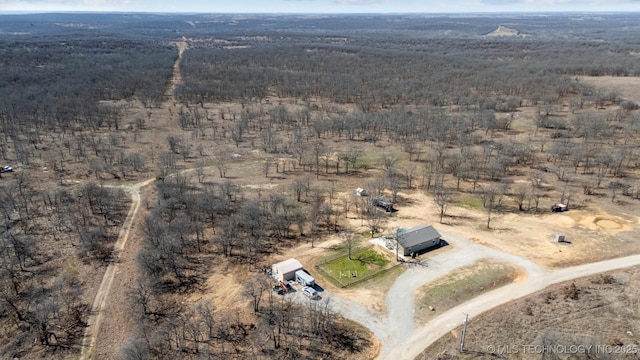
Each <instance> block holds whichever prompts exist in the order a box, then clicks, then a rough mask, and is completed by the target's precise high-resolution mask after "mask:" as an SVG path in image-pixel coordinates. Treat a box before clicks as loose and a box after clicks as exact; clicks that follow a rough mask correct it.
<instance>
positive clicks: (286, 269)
mask: <svg viewBox="0 0 640 360" xmlns="http://www.w3.org/2000/svg"><path fill="white" fill-rule="evenodd" d="M302 269H303V266H302V264H301V263H300V261H298V260H296V259H294V258H291V259H287V260H285V261H281V262H279V263H277V264H273V265H271V276H273V277H274V278H275V279H276V280H278V281H287V280H294V279H295V278H296V271H298V270H302Z"/></svg>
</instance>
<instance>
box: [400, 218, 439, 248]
mask: <svg viewBox="0 0 640 360" xmlns="http://www.w3.org/2000/svg"><path fill="white" fill-rule="evenodd" d="M440 241H441V235H440V233H439V232H438V230H436V229H435V228H434V227H433V226H431V225H428V226H427V225H423V226H416V227H414V228H411V229H409V230H407V231H403V232H399V233H398V245H399V246H400V248H399V249H398V251H401V252H402V255H404V256H408V255H411V254H412V253H419V252H420V251H423V250H426V249H429V248H432V247H435V246H439V245H440Z"/></svg>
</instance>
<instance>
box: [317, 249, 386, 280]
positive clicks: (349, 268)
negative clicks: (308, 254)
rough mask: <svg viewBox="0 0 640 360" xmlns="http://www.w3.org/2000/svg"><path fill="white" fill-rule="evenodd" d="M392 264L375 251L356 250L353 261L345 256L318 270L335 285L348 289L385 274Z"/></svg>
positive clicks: (325, 264) (353, 253) (352, 255)
mask: <svg viewBox="0 0 640 360" xmlns="http://www.w3.org/2000/svg"><path fill="white" fill-rule="evenodd" d="M390 262H391V261H390V260H389V259H388V258H387V257H386V256H384V255H382V254H380V253H378V252H377V251H375V250H372V249H366V250H355V251H353V252H352V254H351V259H349V256H348V255H344V256H341V257H339V258H337V259H334V260H331V261H329V262H327V263H324V264H322V265H320V266H318V270H320V273H321V274H323V275H324V276H325V277H326V278H327V279H328V280H329V281H331V282H332V283H334V284H335V285H337V286H340V287H346V286H349V285H351V284H353V283H355V282H358V281H361V280H363V279H368V278H372V277H374V276H376V275H378V274H380V273H382V272H384V271H385V270H387V269H388V268H390V267H391V265H393V264H390Z"/></svg>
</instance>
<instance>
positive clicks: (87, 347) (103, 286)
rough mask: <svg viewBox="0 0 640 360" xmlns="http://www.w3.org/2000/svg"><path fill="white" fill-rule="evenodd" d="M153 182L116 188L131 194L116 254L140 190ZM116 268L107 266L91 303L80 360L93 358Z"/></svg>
mask: <svg viewBox="0 0 640 360" xmlns="http://www.w3.org/2000/svg"><path fill="white" fill-rule="evenodd" d="M153 181H155V179H148V180H146V181H143V182H140V183H137V184H134V185H132V186H125V185H122V186H117V187H119V188H122V189H124V190H126V191H128V192H129V193H130V194H131V208H130V209H129V213H128V214H127V218H126V219H125V221H124V224H123V225H122V228H121V229H120V234H119V235H118V241H117V242H116V244H115V246H114V250H115V251H116V252H117V253H122V252H123V251H124V249H125V246H126V245H127V241H128V240H129V235H130V233H131V228H132V225H133V224H134V219H135V218H136V215H137V214H138V209H139V208H140V202H141V201H140V188H142V187H143V186H147V185H149V184H151V183H152V182H153ZM118 266H119V264H118V262H114V263H112V264H110V265H109V266H107V270H106V271H105V273H104V276H103V277H102V282H101V283H100V288H98V292H97V294H96V297H95V299H94V301H93V305H92V306H91V313H90V315H89V319H88V320H87V323H88V324H89V325H88V326H87V328H86V329H85V332H84V338H83V339H82V350H81V355H80V358H81V359H91V358H92V357H93V354H94V352H93V351H94V349H95V346H96V339H97V338H98V331H99V330H100V324H101V323H102V321H103V317H104V311H103V310H104V308H105V304H106V302H107V299H108V296H109V293H110V291H111V286H112V284H113V279H114V277H115V275H116V273H117V272H118Z"/></svg>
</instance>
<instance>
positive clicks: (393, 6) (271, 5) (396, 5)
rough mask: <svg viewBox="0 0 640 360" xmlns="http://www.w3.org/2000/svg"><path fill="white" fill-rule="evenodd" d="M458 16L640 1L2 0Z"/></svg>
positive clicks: (626, 7) (628, 7)
mask: <svg viewBox="0 0 640 360" xmlns="http://www.w3.org/2000/svg"><path fill="white" fill-rule="evenodd" d="M13 11H124V12H129V11H131V12H134V11H135V12H138V11H142V12H223V13H229V12H232V13H237V12H244V13H443V12H447V13H458V12H546V11H627V12H630V11H640V0H0V12H13Z"/></svg>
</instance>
